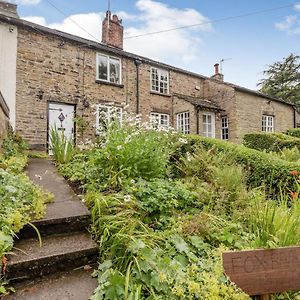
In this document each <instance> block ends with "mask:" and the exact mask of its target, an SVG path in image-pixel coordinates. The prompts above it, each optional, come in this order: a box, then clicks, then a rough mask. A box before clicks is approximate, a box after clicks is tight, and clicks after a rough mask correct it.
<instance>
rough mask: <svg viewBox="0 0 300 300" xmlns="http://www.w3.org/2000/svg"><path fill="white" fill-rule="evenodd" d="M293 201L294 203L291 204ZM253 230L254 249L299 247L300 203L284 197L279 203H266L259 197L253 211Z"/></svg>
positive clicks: (295, 199)
mask: <svg viewBox="0 0 300 300" xmlns="http://www.w3.org/2000/svg"><path fill="white" fill-rule="evenodd" d="M291 201H292V203H291ZM250 216H251V221H250V224H251V227H252V228H251V230H252V232H253V234H254V241H253V247H255V248H262V247H263V248H276V247H285V246H293V245H299V242H300V203H299V201H298V195H297V197H294V198H292V200H290V199H288V198H287V197H282V198H281V199H279V200H278V201H266V200H265V198H264V197H262V196H259V197H257V199H256V201H255V202H254V203H253V205H252V209H251V213H250Z"/></svg>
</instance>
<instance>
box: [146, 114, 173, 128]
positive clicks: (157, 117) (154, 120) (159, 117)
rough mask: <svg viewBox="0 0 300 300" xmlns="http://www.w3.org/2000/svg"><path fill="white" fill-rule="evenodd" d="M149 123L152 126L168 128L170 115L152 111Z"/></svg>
mask: <svg viewBox="0 0 300 300" xmlns="http://www.w3.org/2000/svg"><path fill="white" fill-rule="evenodd" d="M164 121H166V124H164ZM150 123H151V126H152V127H153V128H158V129H159V128H162V129H164V130H168V129H169V127H170V115H168V114H163V113H157V112H152V113H151V114H150Z"/></svg>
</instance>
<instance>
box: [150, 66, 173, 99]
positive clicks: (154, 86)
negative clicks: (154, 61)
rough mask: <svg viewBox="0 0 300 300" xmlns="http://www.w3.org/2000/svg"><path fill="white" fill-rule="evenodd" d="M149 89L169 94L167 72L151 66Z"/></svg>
mask: <svg viewBox="0 0 300 300" xmlns="http://www.w3.org/2000/svg"><path fill="white" fill-rule="evenodd" d="M151 91H152V92H157V93H161V94H169V72H168V71H166V70H162V69H157V68H151Z"/></svg>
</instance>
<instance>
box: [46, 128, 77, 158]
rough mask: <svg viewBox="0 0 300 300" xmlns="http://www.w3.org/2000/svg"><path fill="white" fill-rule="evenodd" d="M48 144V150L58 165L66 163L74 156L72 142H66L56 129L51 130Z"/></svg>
mask: <svg viewBox="0 0 300 300" xmlns="http://www.w3.org/2000/svg"><path fill="white" fill-rule="evenodd" d="M50 144H51V145H50V150H51V151H52V153H53V156H54V159H55V160H56V161H57V162H58V163H68V162H69V161H70V160H71V159H72V157H73V154H74V143H73V140H72V139H69V140H68V139H67V138H66V136H65V135H64V133H62V134H61V133H60V132H59V131H58V130H57V129H56V128H51V131H50Z"/></svg>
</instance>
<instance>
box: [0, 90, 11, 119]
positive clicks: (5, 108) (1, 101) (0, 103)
mask: <svg viewBox="0 0 300 300" xmlns="http://www.w3.org/2000/svg"><path fill="white" fill-rule="evenodd" d="M0 108H1V109H2V110H3V112H4V114H5V116H6V117H7V118H9V107H8V105H7V103H6V101H5V99H4V97H3V95H2V93H1V91H0Z"/></svg>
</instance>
